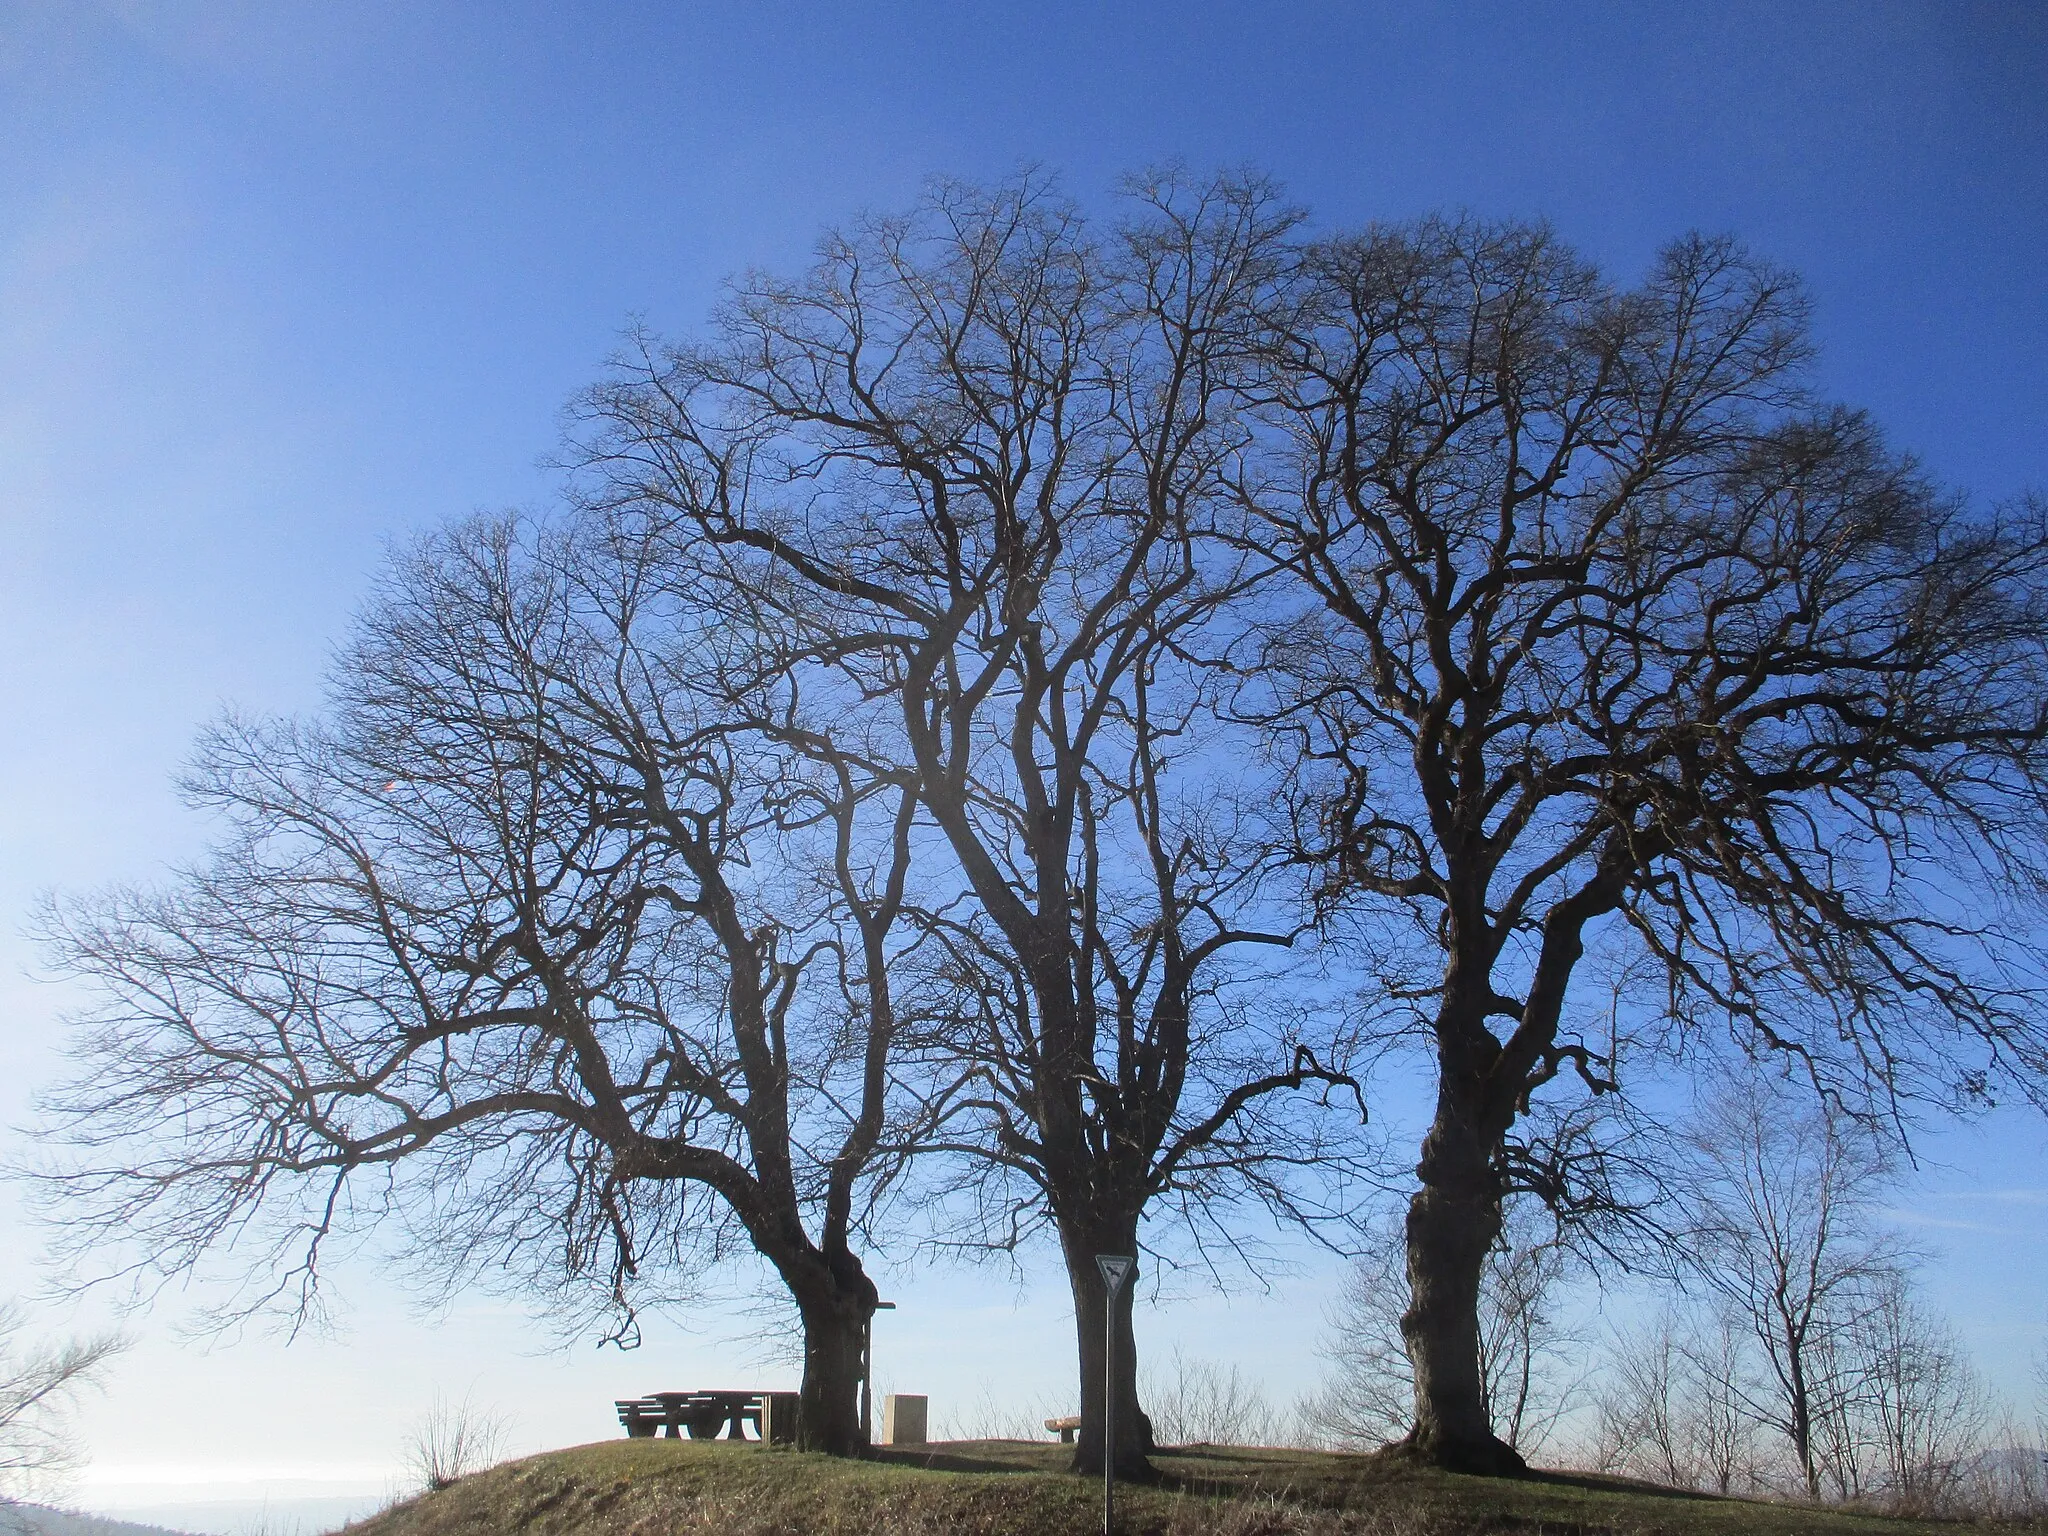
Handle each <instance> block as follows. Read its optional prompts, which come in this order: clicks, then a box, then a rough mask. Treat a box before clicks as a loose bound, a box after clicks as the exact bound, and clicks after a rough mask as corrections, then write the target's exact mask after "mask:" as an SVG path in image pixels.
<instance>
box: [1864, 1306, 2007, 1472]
mask: <svg viewBox="0 0 2048 1536" xmlns="http://www.w3.org/2000/svg"><path fill="white" fill-rule="evenodd" d="M1848 1352H1849V1354H1850V1356H1851V1369H1852V1371H1853V1373H1854V1381H1855V1387H1854V1390H1853V1391H1852V1392H1851V1393H1849V1394H1847V1397H1848V1407H1849V1415H1848V1417H1849V1418H1850V1422H1851V1424H1852V1430H1851V1435H1850V1437H1849V1439H1850V1449H1849V1455H1850V1456H1852V1457H1854V1458H1855V1460H1856V1461H1859V1462H1860V1461H1861V1460H1862V1458H1863V1456H1864V1455H1865V1454H1868V1455H1870V1457H1871V1459H1872V1461H1873V1462H1874V1465H1873V1467H1872V1468H1871V1469H1870V1472H1869V1473H1865V1474H1863V1476H1862V1477H1861V1478H1860V1479H1859V1481H1861V1482H1863V1483H1865V1485H1866V1486H1867V1485H1868V1484H1870V1483H1873V1482H1874V1483H1875V1484H1876V1485H1877V1486H1878V1487H1879V1488H1881V1489H1882V1491H1883V1494H1884V1496H1885V1498H1886V1500H1887V1502H1889V1503H1890V1504H1891V1505H1892V1506H1893V1507H1894V1508H1897V1509H1900V1510H1906V1511H1923V1512H1932V1511H1937V1510H1939V1509H1941V1508H1943V1507H1944V1506H1945V1505H1946V1504H1947V1503H1948V1502H1949V1500H1950V1498H1951V1497H1952V1495H1953V1494H1954V1493H1955V1492H1956V1491H1957V1489H1958V1488H1959V1486H1960V1482H1961V1479H1962V1475H1963V1471H1964V1467H1965V1464H1966V1463H1967V1462H1968V1460H1969V1459H1970V1458H1971V1457H1972V1456H1973V1455H1974V1454H1976V1453H1978V1452H1979V1451H1981V1450H1982V1449H1983V1436H1984V1430H1985V1426H1986V1424H1987V1423H1988V1422H1989V1415H1990V1406H1989V1403H1988V1401H1987V1399H1986V1397H1985V1392H1984V1385H1983V1382H1982V1380H1981V1378H1980V1377H1979V1376H1978V1374H1977V1372H1976V1370H1975V1368H1974V1367H1973V1366H1972V1365H1971V1364H1970V1361H1969V1358H1968V1356H1967V1355H1966V1354H1965V1353H1964V1351H1963V1347H1962V1343H1961V1341H1960V1340H1959V1339H1957V1337H1956V1335H1955V1330H1954V1329H1953V1328H1952V1327H1951V1326H1949V1324H1948V1323H1947V1321H1946V1320H1945V1319H1943V1318H1940V1317H1937V1316H1936V1315H1934V1314H1933V1313H1931V1312H1930V1311H1929V1310H1928V1309H1927V1307H1926V1306H1925V1304H1924V1303H1922V1302H1920V1301H1918V1300H1917V1299H1916V1298H1915V1297H1914V1296H1913V1295H1912V1293H1911V1291H1910V1289H1909V1288H1908V1285H1907V1281H1906V1277H1905V1276H1904V1275H1900V1274H1891V1275H1887V1276H1884V1277H1883V1278H1882V1280H1881V1281H1880V1283H1879V1285H1878V1286H1877V1289H1876V1294H1875V1295H1874V1296H1873V1297H1872V1298H1871V1299H1870V1304H1869V1305H1868V1306H1866V1307H1865V1308H1864V1309H1863V1310H1862V1312H1861V1315H1860V1316H1858V1318H1857V1319H1856V1322H1855V1325H1854V1326H1853V1327H1852V1329H1851V1330H1850V1335H1849V1339H1848ZM1844 1459H1847V1458H1844ZM1872 1474H1874V1476H1873V1475H1872ZM1848 1481H1849V1480H1848V1479H1847V1478H1842V1479H1840V1482H1841V1483H1842V1484H1843V1485H1845V1486H1846V1485H1847V1483H1848Z"/></svg>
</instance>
